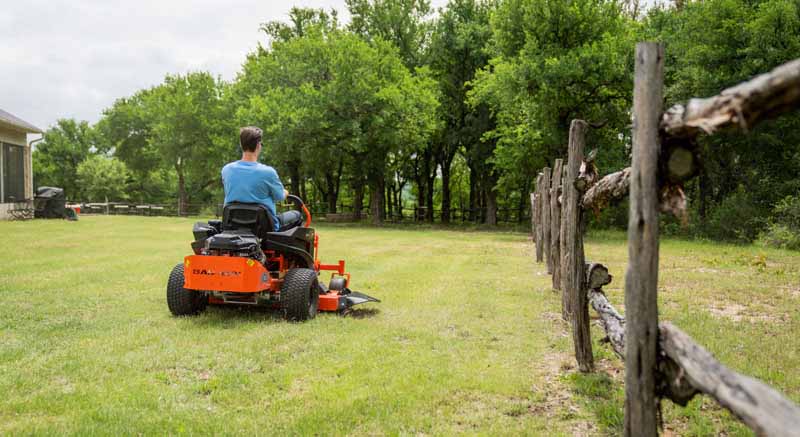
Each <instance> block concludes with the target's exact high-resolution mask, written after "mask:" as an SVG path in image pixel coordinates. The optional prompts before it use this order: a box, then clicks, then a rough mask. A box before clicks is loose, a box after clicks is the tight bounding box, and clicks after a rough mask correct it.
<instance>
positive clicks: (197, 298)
mask: <svg viewBox="0 0 800 437" xmlns="http://www.w3.org/2000/svg"><path fill="white" fill-rule="evenodd" d="M206 305H208V296H206V294H205V293H202V292H199V291H194V290H187V289H185V288H183V263H181V264H178V265H176V266H175V268H173V269H172V272H171V273H170V274H169V281H168V282H167V306H169V311H170V312H171V313H172V315H174V316H194V315H197V314H200V313H202V312H203V310H205V309H206Z"/></svg>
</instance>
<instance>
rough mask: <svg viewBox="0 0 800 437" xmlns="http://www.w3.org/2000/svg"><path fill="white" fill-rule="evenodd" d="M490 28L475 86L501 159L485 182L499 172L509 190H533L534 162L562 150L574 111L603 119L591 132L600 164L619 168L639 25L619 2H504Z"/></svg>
mask: <svg viewBox="0 0 800 437" xmlns="http://www.w3.org/2000/svg"><path fill="white" fill-rule="evenodd" d="M491 27H492V41H491V48H492V59H491V60H490V61H489V66H487V67H486V68H484V69H483V70H482V71H481V72H479V73H478V75H477V77H476V79H475V81H474V87H473V89H472V90H471V91H470V93H469V95H470V99H471V102H472V103H473V105H479V104H486V105H488V106H489V107H490V108H491V111H492V114H494V116H495V120H496V127H494V128H493V131H492V132H491V134H489V135H487V136H486V139H487V140H488V139H493V141H496V143H497V147H496V149H495V150H494V151H493V153H492V156H493V158H492V162H493V165H494V167H495V168H494V169H493V171H492V172H490V173H489V177H484V178H483V179H484V182H489V183H490V182H491V179H492V178H497V181H498V184H499V186H498V187H497V188H498V189H500V190H502V191H504V192H506V193H508V192H509V191H511V190H514V189H515V188H516V189H519V190H523V189H525V190H526V191H527V188H526V187H527V186H528V185H529V183H530V181H531V180H533V178H534V177H535V175H534V174H533V172H534V171H535V170H536V169H538V168H541V167H542V166H544V165H545V164H551V163H552V161H553V160H554V159H555V158H557V157H562V156H564V155H565V153H566V144H567V138H568V131H569V123H570V121H571V120H572V119H575V118H582V119H585V120H588V121H589V122H590V123H592V124H594V125H597V126H601V127H600V128H597V129H594V130H593V131H592V132H591V134H590V141H591V142H592V143H594V144H596V145H597V146H598V147H600V148H601V149H602V153H601V154H600V158H599V159H600V161H601V162H600V165H601V166H603V167H604V168H609V169H611V168H619V167H621V166H622V165H623V164H624V163H625V162H626V161H627V159H628V157H627V150H626V149H625V144H626V142H627V141H625V138H627V137H628V135H629V134H628V129H627V128H626V126H627V125H628V124H629V123H630V120H629V115H628V108H629V107H630V101H631V90H632V82H631V78H632V71H633V68H632V67H633V47H634V43H635V40H636V32H637V26H636V24H635V23H633V22H632V21H631V20H630V19H629V18H627V17H626V15H625V14H624V12H623V10H622V9H621V7H620V4H619V2H617V1H614V0H601V1H597V0H576V1H573V2H545V1H539V0H514V1H506V2H502V3H500V4H499V6H498V8H497V10H496V12H495V13H494V14H493V15H492V18H491ZM620 137H622V141H620ZM521 194H523V193H521ZM504 197H510V196H508V195H506V196H504ZM523 197H524V196H519V197H518V198H517V199H518V200H519V201H522V200H523Z"/></svg>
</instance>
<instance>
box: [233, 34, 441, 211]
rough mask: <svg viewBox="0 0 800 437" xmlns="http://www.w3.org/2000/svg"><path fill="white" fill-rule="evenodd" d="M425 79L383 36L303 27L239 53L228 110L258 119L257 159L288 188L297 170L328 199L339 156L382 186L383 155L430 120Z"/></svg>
mask: <svg viewBox="0 0 800 437" xmlns="http://www.w3.org/2000/svg"><path fill="white" fill-rule="evenodd" d="M434 87H435V84H434V82H433V81H432V79H431V78H430V77H429V75H428V74H427V72H426V71H425V70H421V71H419V72H418V74H417V75H415V76H412V75H411V74H410V73H409V71H408V70H407V69H406V68H405V67H404V66H403V64H402V62H401V60H400V58H399V57H398V55H397V52H396V51H395V49H394V48H393V47H392V46H391V45H390V44H388V43H386V42H385V41H383V40H380V39H379V40H376V41H374V42H373V43H372V44H368V43H366V42H365V41H364V40H362V39H361V38H359V37H358V36H356V35H354V34H351V33H347V32H344V31H330V32H328V33H323V32H321V31H313V30H309V31H307V33H306V34H305V35H304V36H298V37H295V38H291V39H289V40H286V41H275V42H274V43H273V45H272V48H271V50H260V51H259V52H257V53H254V54H251V55H250V56H249V57H248V61H247V63H246V64H245V66H244V73H243V74H242V75H241V76H240V78H239V81H238V83H237V84H236V86H235V88H236V91H235V93H236V94H237V95H238V96H240V98H241V99H242V100H243V105H242V106H241V107H240V108H239V110H238V111H237V118H238V120H239V122H240V124H256V125H259V126H262V127H263V128H264V129H265V140H264V143H265V145H266V150H265V152H266V153H265V160H267V161H268V162H270V163H273V162H274V163H275V165H276V166H277V167H278V168H284V169H286V170H287V171H288V172H289V174H290V175H291V179H292V182H293V188H294V186H295V184H297V183H298V182H299V181H296V179H298V178H299V177H300V174H301V173H303V174H305V175H308V176H312V177H313V180H315V181H316V182H317V183H318V184H319V188H320V190H321V191H322V192H323V195H324V197H325V198H326V200H329V201H332V202H333V203H334V204H335V198H336V197H337V196H338V186H339V180H340V179H341V176H342V169H343V168H344V165H347V166H348V167H350V168H353V169H355V168H357V169H358V170H356V171H357V172H359V173H361V177H363V176H364V175H366V177H367V178H368V179H369V180H370V184H371V187H372V188H373V191H374V192H380V193H382V183H383V181H384V178H385V172H386V169H387V162H388V161H387V160H388V157H389V155H390V154H392V153H396V152H398V151H399V150H400V149H401V148H402V147H406V146H408V145H414V144H419V143H420V142H424V141H425V139H426V138H427V137H428V136H429V135H430V134H431V132H432V131H433V129H434V127H435V118H434V114H435V108H436V105H437V100H436V97H435V91H434V90H435V88H434ZM294 189H296V188H294ZM329 197H330V198H331V199H329ZM375 200H376V201H377V202H378V203H381V202H382V199H375ZM381 208H382V203H381Z"/></svg>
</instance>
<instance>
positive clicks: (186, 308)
mask: <svg viewBox="0 0 800 437" xmlns="http://www.w3.org/2000/svg"><path fill="white" fill-rule="evenodd" d="M240 141H241V146H242V159H241V160H239V161H234V162H231V163H229V164H228V165H226V166H225V167H224V168H223V169H222V180H223V185H224V187H225V208H224V209H223V212H222V221H219V220H209V221H208V224H205V223H196V224H195V225H194V229H193V232H194V237H195V241H194V242H193V243H192V249H193V250H194V255H190V256H187V257H186V258H185V259H184V261H183V263H182V264H178V265H177V266H175V268H174V269H172V273H171V274H170V276H169V281H168V282H167V304H168V306H169V310H170V311H171V312H172V314H174V315H176V316H184V315H193V314H198V313H200V312H201V311H203V310H204V309H205V308H206V305H208V304H239V305H242V304H245V305H266V306H270V307H274V308H280V309H282V310H283V311H284V312H285V314H286V317H287V318H289V319H290V320H307V319H313V318H314V317H315V316H316V315H317V311H337V312H340V313H343V312H345V311H346V310H347V309H349V308H350V307H352V306H353V305H357V304H360V303H364V302H380V301H379V300H378V299H375V298H373V297H370V296H367V295H365V294H362V293H359V292H356V291H352V290H350V289H349V288H348V287H349V285H350V274H349V273H347V272H345V269H344V261H343V260H339V263H338V264H322V263H321V262H320V261H319V258H318V249H319V235H317V234H316V233H315V232H314V229H313V228H311V227H310V226H311V213H310V212H309V211H308V209H307V208H306V207H305V205H304V204H303V201H302V200H300V198H299V197H297V196H287V192H286V190H285V189H284V188H283V184H282V183H281V181H280V179H279V178H278V174H277V173H276V172H275V170H274V169H273V168H272V167H269V166H266V165H263V164H260V163H259V162H258V156H259V154H260V153H261V149H262V145H261V129H258V128H256V127H245V128H242V130H241V132H240ZM284 199H288V200H290V201H291V202H292V203H293V204H294V206H295V208H296V209H295V210H294V211H288V212H284V213H282V214H276V211H275V202H277V201H281V200H284ZM301 212H302V213H301ZM303 214H304V215H305V223H303ZM322 270H330V271H333V273H332V274H331V280H330V283H329V284H328V286H327V287H325V286H324V285H322V284H320V283H319V280H318V276H319V273H320V271H322Z"/></svg>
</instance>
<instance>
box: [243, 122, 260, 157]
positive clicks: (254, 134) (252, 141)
mask: <svg viewBox="0 0 800 437" xmlns="http://www.w3.org/2000/svg"><path fill="white" fill-rule="evenodd" d="M260 142H261V129H259V128H257V127H255V126H247V127H243V128H241V129H239V144H240V145H241V146H242V150H243V151H245V152H255V151H256V147H258V143H260Z"/></svg>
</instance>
